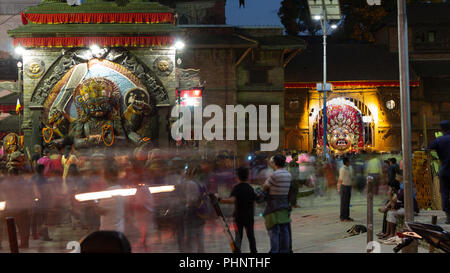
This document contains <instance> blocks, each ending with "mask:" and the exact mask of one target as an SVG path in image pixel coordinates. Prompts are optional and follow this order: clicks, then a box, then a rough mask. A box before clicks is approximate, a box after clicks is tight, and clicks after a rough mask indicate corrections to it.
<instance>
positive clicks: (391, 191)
mask: <svg viewBox="0 0 450 273" xmlns="http://www.w3.org/2000/svg"><path fill="white" fill-rule="evenodd" d="M399 190H400V183H399V182H398V181H397V180H394V182H393V183H391V184H389V188H388V192H387V197H388V199H387V201H386V202H385V204H384V206H383V207H381V208H379V209H378V211H379V212H381V213H383V225H382V231H381V232H380V233H378V234H377V236H378V237H379V238H382V237H386V236H388V234H391V225H390V224H388V222H387V214H388V211H389V210H391V209H395V202H396V200H395V199H396V198H397V193H398V191H399Z"/></svg>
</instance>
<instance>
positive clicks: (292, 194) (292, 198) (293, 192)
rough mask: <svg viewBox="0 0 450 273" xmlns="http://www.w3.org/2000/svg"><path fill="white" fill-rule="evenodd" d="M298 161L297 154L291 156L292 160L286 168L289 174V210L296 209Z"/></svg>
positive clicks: (298, 181)
mask: <svg viewBox="0 0 450 273" xmlns="http://www.w3.org/2000/svg"><path fill="white" fill-rule="evenodd" d="M297 161H298V154H297V153H293V154H292V160H291V161H290V162H289V164H288V166H287V170H288V171H289V173H290V174H291V187H290V189H289V194H288V195H289V206H291V208H298V207H299V206H298V205H297V199H298V191H299V186H300V185H299V184H300V170H299V164H298V163H297Z"/></svg>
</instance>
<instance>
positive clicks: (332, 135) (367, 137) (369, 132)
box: [312, 97, 374, 154]
mask: <svg viewBox="0 0 450 273" xmlns="http://www.w3.org/2000/svg"><path fill="white" fill-rule="evenodd" d="M322 118H323V113H322V110H320V111H319V112H318V113H317V114H316V116H315V117H314V119H313V127H312V130H313V149H315V150H316V151H317V152H320V151H322V150H323V122H322ZM327 118H328V121H327V149H329V150H331V151H333V152H335V153H337V154H343V153H347V152H359V151H361V150H366V149H370V148H371V147H373V146H374V119H373V116H372V113H371V111H370V110H369V108H368V107H367V106H366V105H365V104H364V103H363V102H361V101H359V100H357V99H355V98H351V97H337V98H333V99H331V100H329V101H327Z"/></svg>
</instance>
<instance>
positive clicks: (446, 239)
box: [393, 222, 450, 253]
mask: <svg viewBox="0 0 450 273" xmlns="http://www.w3.org/2000/svg"><path fill="white" fill-rule="evenodd" d="M405 226H406V230H405V231H404V232H402V233H401V236H402V237H403V238H402V243H400V244H398V245H397V246H396V247H395V248H394V249H393V250H394V252H395V253H397V252H399V251H400V250H401V249H402V248H404V247H406V246H408V245H410V244H411V243H412V242H413V241H414V240H424V241H426V242H427V243H429V244H430V245H432V246H433V247H435V248H438V249H440V250H442V251H444V252H445V253H449V252H450V233H449V232H447V231H445V230H444V229H443V228H442V227H440V226H438V225H432V224H424V223H415V222H412V223H405Z"/></svg>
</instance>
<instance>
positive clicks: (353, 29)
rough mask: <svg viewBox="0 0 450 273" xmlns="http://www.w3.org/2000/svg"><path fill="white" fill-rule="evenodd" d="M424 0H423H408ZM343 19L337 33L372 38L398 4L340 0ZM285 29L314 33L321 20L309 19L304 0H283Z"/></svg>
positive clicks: (281, 11)
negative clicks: (371, 4) (371, 3)
mask: <svg viewBox="0 0 450 273" xmlns="http://www.w3.org/2000/svg"><path fill="white" fill-rule="evenodd" d="M407 2H408V4H411V3H423V2H426V1H425V0H408V1H407ZM340 4H341V13H342V20H341V22H340V26H341V27H340V29H339V30H338V31H337V34H339V35H341V36H343V37H342V38H345V39H351V40H364V41H368V42H374V41H375V33H376V32H377V31H378V30H379V29H380V28H381V27H382V20H383V18H385V17H386V16H387V15H388V14H389V13H391V12H393V11H395V10H396V8H397V1H394V0H382V1H381V5H380V6H370V5H368V4H367V0H340ZM278 16H279V17H280V19H281V23H282V24H283V25H284V27H285V30H286V33H287V34H289V35H298V34H299V33H302V34H307V35H317V34H318V31H319V30H320V24H319V23H317V22H315V21H314V20H312V19H311V15H310V13H309V7H308V1H307V0H283V1H282V2H281V7H280V9H279V12H278Z"/></svg>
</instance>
